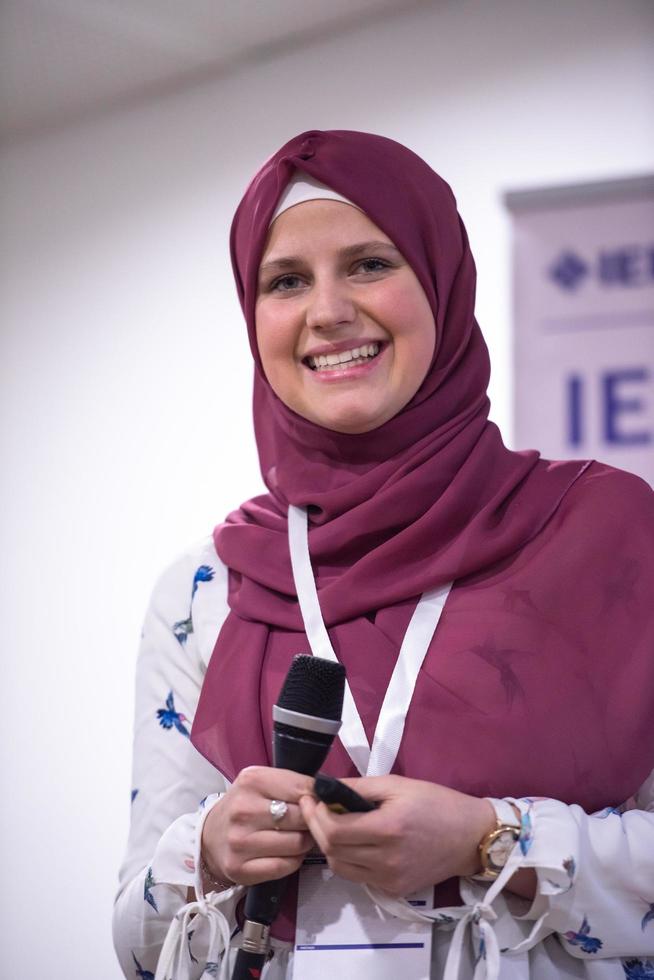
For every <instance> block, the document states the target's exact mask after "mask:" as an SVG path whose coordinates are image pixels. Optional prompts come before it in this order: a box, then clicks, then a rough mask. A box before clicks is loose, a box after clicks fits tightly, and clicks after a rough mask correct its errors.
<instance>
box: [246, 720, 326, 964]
mask: <svg viewBox="0 0 654 980" xmlns="http://www.w3.org/2000/svg"><path fill="white" fill-rule="evenodd" d="M332 741H333V736H332V737H325V735H320V734H318V733H315V732H310V731H303V730H301V729H292V728H291V726H287V725H279V724H275V725H274V727H273V760H274V765H275V767H276V768H277V769H291V770H293V772H301V773H303V774H304V775H305V776H314V775H315V774H316V773H317V772H318V770H319V769H320V767H321V766H322V764H323V762H324V761H325V759H326V758H327V753H328V752H329V749H330V748H331V744H332ZM287 884H288V876H287V877H285V878H277V879H276V880H274V881H261V882H259V884H257V885H251V886H250V887H249V888H248V891H247V894H246V896H245V908H244V914H245V920H246V921H245V926H244V930H243V931H244V938H243V946H242V948H241V949H239V951H238V953H237V954H236V963H235V964H234V971H233V973H232V980H253V978H254V980H256V978H258V977H260V976H261V971H262V970H263V967H264V964H265V962H266V959H267V958H268V949H269V939H268V933H269V930H270V925H271V924H272V922H273V921H274V919H275V918H276V916H277V913H278V912H279V909H280V906H281V903H282V899H283V897H284V892H285V891H286V885H287Z"/></svg>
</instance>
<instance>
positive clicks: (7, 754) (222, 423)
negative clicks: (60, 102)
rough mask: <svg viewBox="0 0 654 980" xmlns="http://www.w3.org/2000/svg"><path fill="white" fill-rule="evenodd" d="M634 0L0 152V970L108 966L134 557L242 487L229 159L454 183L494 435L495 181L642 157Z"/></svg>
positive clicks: (192, 96) (504, 414) (300, 57)
mask: <svg viewBox="0 0 654 980" xmlns="http://www.w3.org/2000/svg"><path fill="white" fill-rule="evenodd" d="M653 10H654V8H652V6H651V3H650V2H649V0H568V2H550V3H540V4H538V3H532V4H525V3H524V0H497V2H487V3H485V4H479V3H474V2H472V0H466V2H459V3H456V4H455V3H449V4H447V3H446V4H435V5H434V7H433V8H432V9H424V10H418V11H414V12H413V13H411V14H407V15H406V17H405V18H403V19H394V20H392V21H389V22H379V23H378V22H375V21H374V19H372V18H371V23H370V26H369V28H366V29H362V30H361V31H359V32H357V33H353V34H351V35H350V36H348V37H346V38H343V39H342V40H340V41H336V40H330V41H328V42H324V43H323V44H320V45H316V46H313V47H311V48H305V49H303V50H298V51H297V52H295V53H293V54H288V55H286V56H284V57H283V58H279V59H277V60H275V61H270V62H267V63H265V64H261V65H260V66H257V67H252V66H249V67H248V68H247V70H245V69H244V70H243V71H242V72H241V73H240V74H238V75H234V76H232V77H231V78H229V79H227V80H225V79H223V80H222V81H220V82H216V83H214V84H211V83H205V84H203V85H202V86H201V87H198V88H195V89H194V90H189V91H185V92H180V93H178V94H177V95H175V96H173V97H168V98H166V99H165V100H162V101H159V102H156V103H155V102H153V103H152V104H148V105H142V106H140V107H135V108H134V109H133V110H131V111H124V112H122V113H119V114H113V115H111V116H107V117H105V118H101V119H98V120H97V121H96V122H95V123H93V124H86V125H84V126H80V127H78V128H75V129H69V130H67V131H62V132H60V133H50V134H48V135H44V136H43V138H42V139H36V140H32V141H30V142H29V143H24V144H21V145H16V146H14V147H9V148H6V149H5V151H4V153H3V156H2V170H1V175H2V187H3V193H4V205H3V208H4V213H5V217H4V231H3V233H2V234H3V260H2V276H3V280H4V281H3V287H2V293H3V299H2V306H3V328H2V331H3V332H2V357H1V367H0V370H1V372H2V373H1V377H0V399H1V402H0V405H1V409H2V430H1V438H0V453H1V459H2V464H3V467H2V468H3V478H2V535H3V540H2V554H3V557H4V560H5V566H6V567H5V576H4V580H5V585H4V589H3V594H2V599H1V601H2V614H3V615H2V621H3V624H4V631H3V632H4V652H5V657H4V659H5V667H4V677H5V683H4V684H3V697H2V703H3V711H2V729H1V734H2V742H1V744H2V751H3V766H2V768H3V776H4V781H5V798H6V799H8V801H9V802H8V804H7V805H6V806H5V807H4V808H3V816H2V825H1V829H2V834H1V837H0V839H1V840H2V844H3V850H2V880H3V885H2V908H1V909H0V913H1V916H2V918H1V919H0V921H1V922H2V948H3V954H2V964H3V965H2V970H1V971H0V972H1V973H2V975H3V976H7V977H20V978H21V980H32V978H35V980H36V978H37V977H38V976H40V975H41V973H42V970H43V969H44V966H45V964H47V967H46V972H47V974H48V976H49V977H50V978H51V980H64V978H65V980H82V978H86V977H87V976H93V977H94V978H95V980H109V978H117V977H118V976H119V971H118V968H117V966H116V965H115V964H114V961H113V954H112V951H111V947H110V933H109V922H110V914H111V902H112V895H113V891H114V887H115V874H116V868H117V865H118V863H119V860H120V856H121V852H122V849H123V846H124V842H125V836H126V829H127V820H128V809H129V805H128V800H129V790H130V777H129V754H130V737H131V736H130V728H131V713H132V693H131V686H132V676H133V662H134V654H135V649H136V645H137V641H138V635H139V628H140V620H141V617H142V613H143V610H144V606H145V603H146V601H147V597H148V594H149V591H150V588H151V586H152V583H153V581H154V578H155V577H156V575H157V574H158V573H159V571H160V570H161V569H162V567H163V566H164V565H165V564H166V563H167V562H168V561H169V560H170V559H171V558H172V557H173V556H174V555H175V553H176V552H177V551H178V550H180V549H181V548H183V547H184V546H185V545H186V544H188V543H189V542H190V541H192V540H194V539H196V538H198V537H200V536H202V535H204V534H206V533H207V532H208V531H209V530H210V529H211V527H212V526H213V525H214V524H215V523H216V522H218V521H219V520H220V519H221V518H222V517H223V516H224V514H225V513H226V512H227V511H228V510H229V509H231V508H232V507H233V506H235V505H236V504H238V503H239V502H240V501H241V500H242V499H244V498H245V497H247V496H251V495H252V494H253V493H254V492H257V491H258V489H259V486H260V484H259V478H258V473H257V464H256V456H255V452H254V449H253V445H252V439H251V435H250V410H249V397H250V368H249V363H248V352H247V345H246V341H245V331H244V329H243V326H242V323H241V319H240V313H239V311H238V309H237V304H236V301H235V298H234V295H233V286H232V283H231V278H230V272H229V268H228V261H227V232H228V226H229V221H230V218H231V214H232V211H233V208H234V206H235V204H236V202H237V200H238V197H239V195H240V193H241V191H242V189H243V187H244V184H245V182H246V179H247V178H248V177H249V175H250V174H251V173H252V172H253V171H254V169H255V168H256V166H257V165H258V164H259V163H260V162H261V161H262V160H263V159H264V158H265V157H266V156H267V155H268V154H270V153H271V152H272V151H273V150H274V149H276V148H277V146H278V145H280V144H281V142H283V141H284V140H286V139H287V138H288V137H290V136H291V135H293V134H294V133H296V132H299V131H301V130H303V129H307V128H359V129H365V130H369V131H373V132H380V133H383V134H385V135H388V136H392V137H394V138H396V139H399V140H401V141H403V142H406V143H407V144H408V145H410V146H411V147H413V148H414V149H415V150H417V151H418V152H419V153H421V154H422V155H424V156H425V157H426V158H427V159H428V160H429V162H430V163H431V164H432V165H433V166H434V167H435V168H436V169H437V170H439V171H440V172H441V173H442V174H443V175H444V176H445V177H446V178H447V179H448V180H449V181H450V182H451V183H452V184H453V186H454V189H455V191H456V193H457V196H458V199H459V202H460V206H461V210H462V212H463V215H464V218H465V220H466V222H467V225H468V230H469V233H470V237H471V241H472V245H473V249H474V251H475V254H476V256H477V261H478V266H479V268H480V274H479V302H478V315H479V319H480V322H481V324H482V327H483V328H484V330H485V333H486V336H487V338H488V341H489V344H490V347H491V354H492V357H493V360H494V371H495V374H494V382H493V387H492V390H491V396H492V400H493V415H494V417H495V419H496V420H497V421H499V422H500V424H501V425H502V426H503V427H504V428H505V429H507V428H508V421H509V411H510V383H509V343H510V335H509V289H508V284H509V281H508V277H509V265H508V240H507V228H508V222H507V218H506V216H505V214H504V213H503V210H502V207H501V205H500V194H501V192H502V191H503V190H505V189H509V188H511V189H515V188H520V187H526V186H533V185H542V184H549V183H557V182H559V183H560V182H571V181H575V180H582V179H586V178H590V179H599V178H605V177H614V176H620V175H627V174H636V173H641V172H643V171H646V170H649V169H651V166H652V159H653V153H652V151H653V149H654V136H653V133H652V127H651V110H652V97H651V93H652V92H654V58H652V50H651V44H650V43H649V41H648V37H651V28H652V23H653V19H654V18H653Z"/></svg>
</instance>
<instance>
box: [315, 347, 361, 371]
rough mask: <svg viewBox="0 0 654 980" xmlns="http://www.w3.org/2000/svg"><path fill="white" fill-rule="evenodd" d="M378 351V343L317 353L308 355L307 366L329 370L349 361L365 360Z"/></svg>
mask: <svg viewBox="0 0 654 980" xmlns="http://www.w3.org/2000/svg"><path fill="white" fill-rule="evenodd" d="M378 353H379V344H378V343H372V344H364V345H363V347H353V348H352V350H344V351H341V353H340V354H317V355H315V356H312V357H308V358H307V360H308V362H309V367H312V368H313V369H314V370H318V371H320V370H325V369H326V370H331V369H332V368H335V367H339V366H340V365H341V364H347V363H348V362H349V361H356V360H367V359H368V358H369V357H376V356H377V354H378Z"/></svg>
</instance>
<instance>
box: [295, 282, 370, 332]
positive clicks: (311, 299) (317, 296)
mask: <svg viewBox="0 0 654 980" xmlns="http://www.w3.org/2000/svg"><path fill="white" fill-rule="evenodd" d="M356 315H357V313H356V306H355V303H354V301H353V299H352V296H351V295H350V293H349V290H348V287H347V284H346V283H344V282H342V281H341V280H340V279H337V278H334V277H327V278H324V279H323V278H318V277H317V278H316V280H315V281H314V283H313V286H312V288H311V290H310V292H309V295H308V302H307V308H306V314H305V316H306V323H307V326H308V327H310V328H311V329H312V330H333V329H336V328H338V327H340V326H345V325H347V324H349V323H353V322H354V320H355V319H356Z"/></svg>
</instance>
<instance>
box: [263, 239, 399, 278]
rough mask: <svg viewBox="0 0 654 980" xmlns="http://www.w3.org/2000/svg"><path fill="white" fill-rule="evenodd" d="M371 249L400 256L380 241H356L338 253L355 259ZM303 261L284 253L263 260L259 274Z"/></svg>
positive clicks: (391, 246) (277, 270)
mask: <svg viewBox="0 0 654 980" xmlns="http://www.w3.org/2000/svg"><path fill="white" fill-rule="evenodd" d="M371 250H373V251H378V250H383V251H386V252H393V254H394V255H395V256H398V257H400V256H401V253H400V250H399V249H398V248H396V247H395V245H393V244H392V243H391V242H380V241H369V242H357V244H356V245H347V246H346V247H345V248H342V249H340V250H339V255H340V256H341V257H342V258H344V259H356V258H358V256H360V255H365V253H366V252H370V251H371ZM304 262H305V259H303V258H302V257H301V256H299V255H284V256H283V257H280V258H278V259H271V260H270V261H269V262H264V263H263V265H262V266H261V267H260V269H259V274H260V275H264V276H265V275H268V274H269V273H271V272H281V271H283V270H284V269H292V268H295V267H297V266H298V265H302V264H303V263H304Z"/></svg>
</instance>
